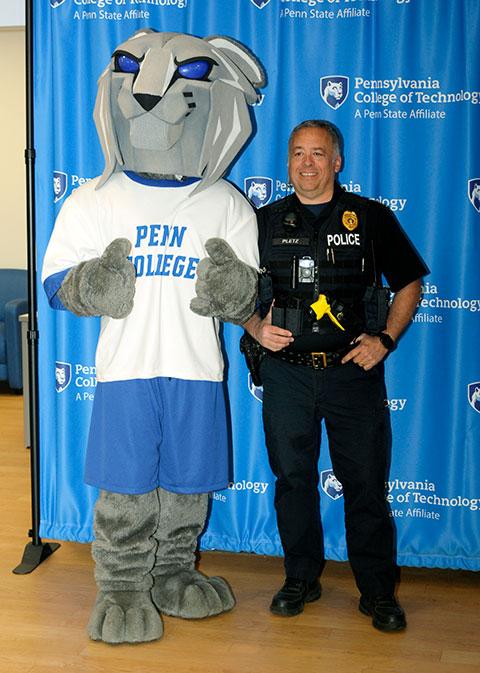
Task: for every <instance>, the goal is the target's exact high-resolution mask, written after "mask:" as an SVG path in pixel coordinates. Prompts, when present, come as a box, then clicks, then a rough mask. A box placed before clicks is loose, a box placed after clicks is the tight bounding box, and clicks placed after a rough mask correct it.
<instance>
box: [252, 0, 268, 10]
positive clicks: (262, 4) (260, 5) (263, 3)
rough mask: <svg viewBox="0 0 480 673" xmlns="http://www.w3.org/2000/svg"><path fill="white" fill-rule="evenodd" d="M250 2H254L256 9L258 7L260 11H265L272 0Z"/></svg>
mask: <svg viewBox="0 0 480 673" xmlns="http://www.w3.org/2000/svg"><path fill="white" fill-rule="evenodd" d="M250 1H251V2H253V4H254V5H255V7H258V9H263V8H264V7H266V6H267V5H268V3H269V2H270V0H250Z"/></svg>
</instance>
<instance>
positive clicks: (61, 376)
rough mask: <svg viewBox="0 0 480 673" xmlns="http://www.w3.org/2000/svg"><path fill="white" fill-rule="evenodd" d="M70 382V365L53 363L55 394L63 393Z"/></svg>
mask: <svg viewBox="0 0 480 673" xmlns="http://www.w3.org/2000/svg"><path fill="white" fill-rule="evenodd" d="M71 380H72V365H71V364H69V363H68V362H56V363H55V388H56V391H57V393H63V391H64V390H65V389H66V388H68V386H69V384H70V381H71Z"/></svg>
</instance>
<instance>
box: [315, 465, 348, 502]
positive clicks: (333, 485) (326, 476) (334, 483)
mask: <svg viewBox="0 0 480 673" xmlns="http://www.w3.org/2000/svg"><path fill="white" fill-rule="evenodd" d="M320 483H321V485H322V488H323V490H324V491H325V493H326V494H327V495H328V497H329V498H331V499H332V500H338V498H341V497H342V495H343V486H342V484H341V483H340V482H339V481H338V479H337V477H336V476H335V475H334V474H333V470H323V472H320Z"/></svg>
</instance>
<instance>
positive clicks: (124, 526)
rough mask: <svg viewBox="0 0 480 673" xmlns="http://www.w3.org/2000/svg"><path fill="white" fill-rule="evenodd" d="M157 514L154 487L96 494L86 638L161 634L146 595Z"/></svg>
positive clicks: (137, 639)
mask: <svg viewBox="0 0 480 673" xmlns="http://www.w3.org/2000/svg"><path fill="white" fill-rule="evenodd" d="M158 517H159V501H158V495H157V492H156V491H151V492H150V493H144V494H141V495H122V494H120V493H110V492H109V491H101V492H100V496H99V499H98V501H97V504H96V507H95V521H94V530H95V541H94V542H93V543H92V555H93V558H94V560H95V580H96V582H97V587H98V594H97V599H96V602H95V605H94V607H93V611H92V614H91V617H90V622H89V624H88V635H89V636H90V638H92V640H103V641H104V642H106V643H124V642H127V643H141V642H146V641H149V640H157V639H158V638H161V636H162V633H163V625H162V619H161V617H160V615H159V614H158V611H157V609H156V608H155V605H154V604H153V602H152V598H151V594H150V590H151V587H152V584H153V579H152V575H151V570H152V568H153V565H154V563H155V550H156V546H157V542H156V540H155V538H154V537H153V533H154V531H155V529H156V527H157V524H158Z"/></svg>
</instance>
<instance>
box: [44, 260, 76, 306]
mask: <svg viewBox="0 0 480 673" xmlns="http://www.w3.org/2000/svg"><path fill="white" fill-rule="evenodd" d="M69 271H70V269H65V270H64V271H59V272H58V273H54V274H52V275H51V276H48V278H45V280H44V282H43V289H44V290H45V293H46V295H47V297H48V303H49V304H50V306H51V307H52V308H55V309H58V310H59V311H66V310H67V308H66V307H65V306H64V304H63V303H62V300H61V299H60V297H59V296H58V294H57V293H58V290H59V289H60V286H61V284H62V283H63V280H64V278H65V276H66V275H67V273H68V272H69Z"/></svg>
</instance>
